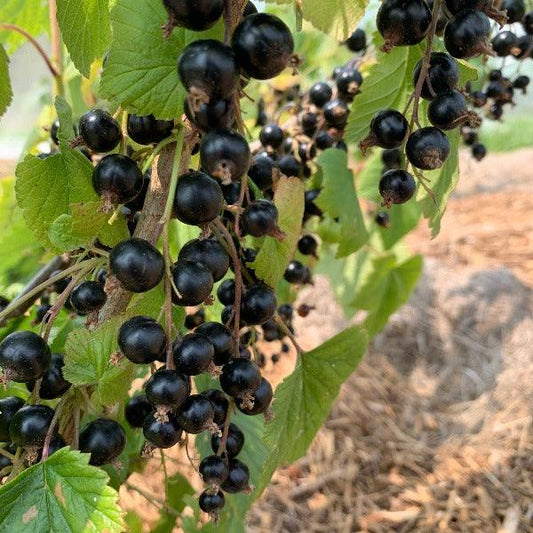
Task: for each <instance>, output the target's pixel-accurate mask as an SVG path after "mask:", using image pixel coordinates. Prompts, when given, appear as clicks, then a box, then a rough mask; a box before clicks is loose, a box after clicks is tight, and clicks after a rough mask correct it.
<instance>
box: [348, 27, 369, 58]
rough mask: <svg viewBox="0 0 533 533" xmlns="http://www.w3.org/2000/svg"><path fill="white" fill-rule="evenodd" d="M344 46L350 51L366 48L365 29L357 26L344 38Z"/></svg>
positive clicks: (360, 50)
mask: <svg viewBox="0 0 533 533" xmlns="http://www.w3.org/2000/svg"><path fill="white" fill-rule="evenodd" d="M346 46H347V47H348V49H349V50H351V51H352V52H355V53H357V52H362V51H363V50H364V49H365V48H366V33H365V30H362V29H361V28H357V29H356V30H355V31H354V32H353V33H352V34H351V35H350V37H348V39H346Z"/></svg>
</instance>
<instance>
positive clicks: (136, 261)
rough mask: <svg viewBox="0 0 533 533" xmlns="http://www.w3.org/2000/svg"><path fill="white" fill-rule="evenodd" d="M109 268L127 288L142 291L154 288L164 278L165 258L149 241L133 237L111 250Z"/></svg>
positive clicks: (137, 291) (132, 290)
mask: <svg viewBox="0 0 533 533" xmlns="http://www.w3.org/2000/svg"><path fill="white" fill-rule="evenodd" d="M109 268H110V271H111V272H112V274H113V275H114V276H115V277H116V278H117V279H118V280H119V281H120V284H121V285H122V286H123V287H124V288H125V289H126V290H128V291H131V292H136V293H140V292H146V291H149V290H150V289H153V288H154V287H155V286H156V285H157V284H158V283H159V282H160V281H161V280H162V279H163V274H164V272H165V260H164V259H163V256H162V255H161V252H159V250H157V248H155V247H154V246H152V245H151V244H150V243H149V242H148V241H145V240H144V239H138V238H136V237H132V238H131V239H128V240H126V241H122V242H120V243H119V244H117V245H116V246H115V247H114V248H113V250H111V253H110V254H109Z"/></svg>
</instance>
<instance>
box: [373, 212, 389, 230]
mask: <svg viewBox="0 0 533 533" xmlns="http://www.w3.org/2000/svg"><path fill="white" fill-rule="evenodd" d="M375 220H376V224H377V225H378V226H381V227H382V228H389V227H390V216H389V214H388V213H387V212H386V211H379V212H378V213H377V214H376V219H375Z"/></svg>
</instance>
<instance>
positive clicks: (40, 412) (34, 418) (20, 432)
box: [9, 405, 54, 447]
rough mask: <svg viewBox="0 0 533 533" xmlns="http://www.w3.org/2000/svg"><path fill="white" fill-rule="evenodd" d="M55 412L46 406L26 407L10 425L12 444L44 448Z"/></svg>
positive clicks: (14, 417) (13, 418)
mask: <svg viewBox="0 0 533 533" xmlns="http://www.w3.org/2000/svg"><path fill="white" fill-rule="evenodd" d="M53 417H54V410H53V409H50V407H47V406H46V405H26V406H25V407H22V408H21V409H19V410H18V411H17V412H16V413H15V414H14V415H13V417H12V418H11V422H10V423H9V436H10V437H11V442H12V443H13V444H14V445H15V446H17V447H26V446H32V447H33V446H34V447H42V446H43V444H44V441H45V439H46V434H47V433H48V428H49V427H50V424H51V423H52V418H53Z"/></svg>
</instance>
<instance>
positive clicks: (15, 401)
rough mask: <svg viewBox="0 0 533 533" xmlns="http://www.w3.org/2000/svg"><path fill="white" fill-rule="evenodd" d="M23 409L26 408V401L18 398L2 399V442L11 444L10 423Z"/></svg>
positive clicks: (0, 432)
mask: <svg viewBox="0 0 533 533" xmlns="http://www.w3.org/2000/svg"><path fill="white" fill-rule="evenodd" d="M22 407H24V400H23V399H22V398H19V397H18V396H8V397H6V398H0V442H11V438H10V436H9V423H10V422H11V419H12V418H13V417H14V416H15V413H16V412H17V411H19V410H20V409H22Z"/></svg>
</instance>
